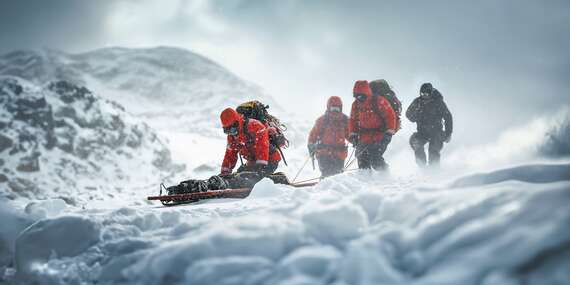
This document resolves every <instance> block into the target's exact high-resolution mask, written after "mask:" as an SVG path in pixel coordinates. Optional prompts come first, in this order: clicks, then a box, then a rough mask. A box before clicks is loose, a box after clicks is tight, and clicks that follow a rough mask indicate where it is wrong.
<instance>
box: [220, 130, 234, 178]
mask: <svg viewBox="0 0 570 285" xmlns="http://www.w3.org/2000/svg"><path fill="white" fill-rule="evenodd" d="M237 159H238V149H237V147H236V145H235V143H234V142H233V140H232V139H230V137H229V136H228V144H227V147H226V153H225V155H224V161H223V162H222V171H221V173H222V174H229V173H231V172H232V170H233V169H234V167H235V166H236V163H237Z"/></svg>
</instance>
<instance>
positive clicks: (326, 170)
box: [317, 155, 344, 177]
mask: <svg viewBox="0 0 570 285" xmlns="http://www.w3.org/2000/svg"><path fill="white" fill-rule="evenodd" d="M317 161H318V162H319V169H320V170H321V176H323V177H326V176H332V175H335V174H339V173H342V170H343V168H344V159H340V158H338V157H335V156H329V155H323V156H317Z"/></svg>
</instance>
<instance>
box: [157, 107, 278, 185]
mask: <svg viewBox="0 0 570 285" xmlns="http://www.w3.org/2000/svg"><path fill="white" fill-rule="evenodd" d="M220 119H221V121H222V127H223V129H224V133H225V134H226V135H227V148H226V152H225V155H224V160H223V162H222V169H221V172H220V174H219V175H214V176H212V177H210V178H209V179H207V180H200V179H191V180H186V181H182V182H180V184H179V185H176V186H171V187H168V188H167V191H168V194H169V195H170V194H180V193H192V192H203V191H209V190H221V189H228V188H232V189H235V188H253V186H254V185H255V183H257V182H258V181H259V180H261V179H263V177H266V176H268V175H270V174H272V173H273V172H274V171H275V170H276V169H277V167H278V166H279V161H280V160H281V156H280V154H279V152H278V151H277V150H271V148H270V143H269V130H268V128H267V127H266V126H265V125H264V124H262V123H261V122H259V121H258V120H255V119H245V118H244V117H243V116H242V115H240V114H239V113H238V112H236V111H235V110H234V109H232V108H227V109H225V110H224V111H223V112H222V114H221V115H220ZM238 156H241V157H243V159H245V161H246V163H245V164H243V165H242V166H240V167H239V168H238V170H237V172H236V173H233V174H232V170H233V169H234V167H235V166H236V163H237V161H238ZM277 179H279V178H278V177H277V178H275V177H272V180H273V181H274V182H276V183H282V182H279V181H280V180H279V181H276V180H277Z"/></svg>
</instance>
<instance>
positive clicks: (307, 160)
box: [291, 156, 311, 183]
mask: <svg viewBox="0 0 570 285" xmlns="http://www.w3.org/2000/svg"><path fill="white" fill-rule="evenodd" d="M309 158H311V157H310V156H307V159H305V162H304V163H303V166H301V168H300V169H299V171H297V175H295V178H293V182H291V183H295V180H297V177H299V174H301V171H302V170H303V168H305V165H307V163H308V162H309Z"/></svg>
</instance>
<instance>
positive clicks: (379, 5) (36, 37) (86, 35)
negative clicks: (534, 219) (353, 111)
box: [0, 0, 570, 147]
mask: <svg viewBox="0 0 570 285" xmlns="http://www.w3.org/2000/svg"><path fill="white" fill-rule="evenodd" d="M0 5H2V9H0V42H1V43H2V45H1V46H0V52H2V53H4V52H7V51H10V50H13V49H21V48H39V47H51V48H57V49H62V50H66V51H71V52H82V51H87V50H93V49H96V48H100V47H106V46H127V47H143V46H144V47H147V46H160V45H169V46H178V47H183V48H187V49H190V50H193V51H195V52H198V53H200V54H203V55H205V56H207V57H210V58H211V59H213V60H215V61H217V62H219V63H220V64H222V65H224V66H225V67H227V68H229V69H230V70H231V71H233V72H235V73H236V74H238V75H239V76H241V77H242V78H244V79H247V80H249V81H252V82H254V83H256V84H258V85H260V86H262V87H263V88H264V89H265V90H266V91H267V92H268V93H270V94H272V95H273V96H274V97H275V98H276V99H277V101H278V102H280V103H281V105H282V106H284V107H285V108H287V109H288V110H289V111H291V112H293V113H295V114H297V115H298V116H306V118H307V119H311V120H312V119H314V118H316V116H318V115H319V114H320V113H321V112H322V111H323V110H324V105H325V101H326V99H327V98H328V97H329V96H332V95H337V96H340V97H341V98H342V99H343V100H344V103H345V112H347V113H348V112H349V111H348V108H349V106H350V103H351V100H352V97H351V95H352V85H353V83H354V81H355V80H359V79H368V80H373V79H378V78H385V79H387V80H388V82H390V84H391V85H393V87H394V89H395V90H396V92H397V93H398V95H399V97H400V98H401V100H402V101H403V104H404V108H406V107H407V106H408V104H409V103H410V102H411V101H412V100H413V98H414V97H415V96H417V93H418V89H419V86H420V84H421V83H423V82H426V81H429V82H432V83H433V84H434V86H435V87H436V88H438V89H439V90H440V91H441V92H442V93H443V95H444V96H445V100H446V102H447V104H448V106H449V108H450V109H451V111H452V113H453V115H454V119H455V125H456V128H455V133H454V142H455V144H452V145H454V147H455V146H461V145H469V144H477V143H483V142H489V141H494V140H496V139H497V138H498V137H499V135H500V134H501V133H502V132H503V131H504V130H505V129H508V128H511V127H514V126H520V125H524V124H526V123H528V122H530V121H532V120H533V119H535V118H538V117H541V116H543V115H544V114H549V113H554V112H557V111H559V110H560V108H561V106H568V105H569V104H570V96H569V95H568V90H569V87H570V83H569V82H568V80H567V79H568V78H570V76H569V75H570V54H569V53H568V50H570V37H568V35H570V17H569V16H568V15H570V2H568V1H563V0H555V1H548V2H543V1H514V0H509V1H492V0H484V1H469V2H467V1H451V0H449V1H429V2H428V1H293V0H292V1H198V0H197V1H159V0H146V1H129V0H121V1H113V2H111V1H97V2H95V1H67V0H56V1H3V2H2V4H0ZM404 128H405V130H404V132H403V133H404V134H406V135H407V134H409V133H411V131H412V130H413V126H411V125H410V124H405V125H404ZM402 139H403V138H402Z"/></svg>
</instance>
